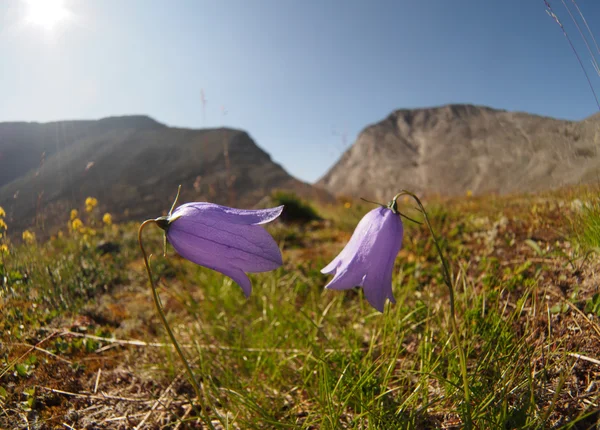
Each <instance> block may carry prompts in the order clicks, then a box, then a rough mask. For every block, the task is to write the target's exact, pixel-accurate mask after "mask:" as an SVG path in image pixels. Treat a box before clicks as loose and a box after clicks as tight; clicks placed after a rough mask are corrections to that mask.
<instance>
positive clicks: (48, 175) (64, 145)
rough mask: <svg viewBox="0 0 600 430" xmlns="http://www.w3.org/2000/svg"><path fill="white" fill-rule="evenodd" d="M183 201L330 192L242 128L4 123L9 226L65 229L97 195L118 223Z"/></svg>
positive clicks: (0, 181) (148, 122)
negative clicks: (291, 170)
mask: <svg viewBox="0 0 600 430" xmlns="http://www.w3.org/2000/svg"><path fill="white" fill-rule="evenodd" d="M179 184H182V186H183V188H182V195H181V199H180V202H181V203H182V202H185V201H197V200H204V201H206V200H210V201H213V202H216V203H221V204H228V205H231V206H238V207H251V206H253V205H255V204H256V203H257V202H258V201H259V200H260V199H261V198H263V197H264V196H265V195H267V194H269V193H270V192H271V191H272V190H273V189H288V190H293V191H295V192H296V193H298V194H300V195H303V196H310V197H322V198H327V197H330V195H329V194H328V193H326V192H324V191H322V190H317V189H316V188H314V187H312V186H311V185H309V184H306V183H303V182H300V181H298V180H296V179H294V178H293V177H291V176H290V175H289V174H288V173H287V172H286V171H285V170H284V169H283V168H282V167H281V166H279V165H278V164H276V163H275V162H273V161H272V160H271V158H270V156H269V154H267V153H266V152H264V151H263V150H262V149H260V148H259V147H258V146H257V145H256V144H255V143H254V141H253V140H252V138H251V137H250V136H249V135H248V134H247V133H245V132H243V131H240V130H233V129H205V130H191V129H182V128H173V127H167V126H165V125H163V124H160V123H158V122H156V121H154V120H153V119H151V118H148V117H144V116H129V117H114V118H105V119H102V120H98V121H62V122H55V123H46V124H39V123H0V206H2V207H3V208H4V209H5V210H6V212H7V216H8V218H7V220H6V221H7V223H8V224H9V227H10V229H11V232H12V233H14V232H18V231H20V230H22V229H24V228H29V227H30V226H35V227H36V228H37V229H38V230H42V231H51V230H52V229H55V228H56V226H64V225H65V224H66V222H67V220H68V214H69V210H70V209H71V208H79V209H81V208H82V207H83V202H84V200H85V198H86V197H88V196H93V197H96V198H97V199H98V200H99V202H100V209H101V211H108V212H111V213H112V214H113V216H114V217H115V218H116V219H118V220H129V219H136V220H143V219H145V218H148V217H157V216H160V215H161V214H164V213H165V212H166V211H168V209H169V208H170V206H171V204H172V201H173V198H174V196H175V193H176V191H177V186H178V185H179Z"/></svg>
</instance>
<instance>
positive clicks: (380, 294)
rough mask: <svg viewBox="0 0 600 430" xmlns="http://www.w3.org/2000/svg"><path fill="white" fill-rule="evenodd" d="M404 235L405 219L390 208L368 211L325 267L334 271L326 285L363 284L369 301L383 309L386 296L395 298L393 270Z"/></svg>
mask: <svg viewBox="0 0 600 430" xmlns="http://www.w3.org/2000/svg"><path fill="white" fill-rule="evenodd" d="M402 235H403V226H402V220H401V219H400V217H399V216H398V215H397V214H394V213H393V212H392V211H391V210H390V209H388V208H383V207H381V208H376V209H373V210H372V211H370V212H369V213H367V214H366V215H365V216H364V217H363V219H362V220H361V221H360V222H359V224H358V225H357V226H356V229H355V231H354V233H353V234H352V237H351V238H350V241H349V242H348V244H347V245H346V247H344V249H343V250H342V251H341V252H340V253H339V255H338V256H337V257H336V258H335V259H334V260H333V261H332V262H331V263H329V264H328V265H327V266H326V267H325V268H324V269H323V270H322V272H323V273H334V278H333V279H332V280H331V282H329V284H327V286H326V288H331V289H347V288H352V287H353V286H361V287H363V290H364V293H365V298H366V299H367V300H368V301H369V303H370V304H371V305H372V306H373V307H374V308H375V309H377V310H379V311H380V312H383V309H384V306H385V299H386V298H388V299H389V300H390V301H392V302H395V299H394V295H393V292H392V273H393V269H394V262H395V260H396V256H397V255H398V251H399V250H400V248H401V246H402Z"/></svg>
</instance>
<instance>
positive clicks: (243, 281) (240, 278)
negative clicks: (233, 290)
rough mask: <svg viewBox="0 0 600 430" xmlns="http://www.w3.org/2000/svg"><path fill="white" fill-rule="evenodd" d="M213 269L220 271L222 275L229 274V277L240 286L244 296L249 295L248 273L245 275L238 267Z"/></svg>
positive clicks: (250, 288) (250, 287)
mask: <svg viewBox="0 0 600 430" xmlns="http://www.w3.org/2000/svg"><path fill="white" fill-rule="evenodd" d="M215 270H216V271H217V272H221V273H222V274H223V275H225V276H229V277H230V278H231V279H233V280H234V281H235V283H236V284H238V285H239V286H240V287H242V291H243V292H244V295H245V296H246V297H250V293H251V292H252V283H251V282H250V279H249V278H248V275H246V274H245V273H244V272H242V271H241V270H240V269H233V268H228V269H223V270H219V269H215Z"/></svg>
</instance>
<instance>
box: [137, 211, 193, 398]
mask: <svg viewBox="0 0 600 430" xmlns="http://www.w3.org/2000/svg"><path fill="white" fill-rule="evenodd" d="M152 223H153V224H156V220H153V219H149V220H146V221H144V222H143V223H142V225H140V229H139V230H138V242H139V244H140V249H141V250H142V255H143V256H144V264H145V265H146V271H147V272H148V279H150V287H151V288H152V298H153V299H154V304H155V305H156V310H157V311H158V315H159V316H160V319H161V321H162V323H163V325H164V326H165V329H166V330H167V333H168V335H169V338H171V342H172V343H173V346H174V347H175V350H176V351H177V354H179V358H181V361H183V364H184V366H185V370H186V371H187V374H188V376H189V377H190V381H191V383H192V385H193V386H194V390H195V391H196V396H197V397H198V401H200V399H201V398H202V392H201V390H200V385H199V384H198V381H196V377H195V376H194V372H192V368H191V367H190V365H189V363H188V361H187V360H186V358H185V356H184V355H183V351H182V350H181V347H180V346H179V343H178V342H177V339H175V335H174V334H173V330H171V326H170V325H169V323H168V322H167V318H166V317H165V313H164V312H163V310H162V306H161V304H160V297H159V296H158V291H156V285H155V284H154V280H153V279H152V270H151V269H150V263H149V262H148V255H147V254H146V250H145V249H144V245H143V244H142V231H143V230H144V227H146V226H147V225H148V224H152Z"/></svg>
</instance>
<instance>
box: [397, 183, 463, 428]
mask: <svg viewBox="0 0 600 430" xmlns="http://www.w3.org/2000/svg"><path fill="white" fill-rule="evenodd" d="M401 195H408V196H411V197H412V198H413V199H414V200H415V201H416V202H417V205H418V206H419V210H420V211H421V213H422V214H423V217H424V218H425V224H427V227H428V228H429V233H431V237H432V238H433V243H434V244H435V248H436V250H437V253H438V255H439V256H440V261H441V262H442V273H443V276H444V283H445V284H446V286H447V287H448V292H449V294H450V325H451V326H452V333H453V335H454V336H453V337H454V341H455V342H456V348H457V350H458V359H459V361H460V370H461V373H462V379H463V390H464V396H465V403H466V412H467V416H466V423H465V428H467V429H470V428H472V427H473V422H472V417H471V390H470V389H469V377H468V374H467V357H466V354H465V351H464V349H463V347H462V342H461V341H460V333H459V331H458V325H457V324H456V316H455V307H454V288H453V286H452V277H451V276H450V269H449V267H448V262H447V261H446V258H444V254H443V253H442V248H441V246H440V243H439V242H438V240H437V237H436V235H435V233H434V231H433V227H432V226H431V223H430V222H429V217H428V216H427V211H425V207H423V204H422V203H421V200H419V198H418V197H417V196H416V195H415V194H413V193H411V192H410V191H406V190H402V192H401V193H399V194H396V196H395V197H394V200H396V199H397V198H398V197H399V196H401Z"/></svg>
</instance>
